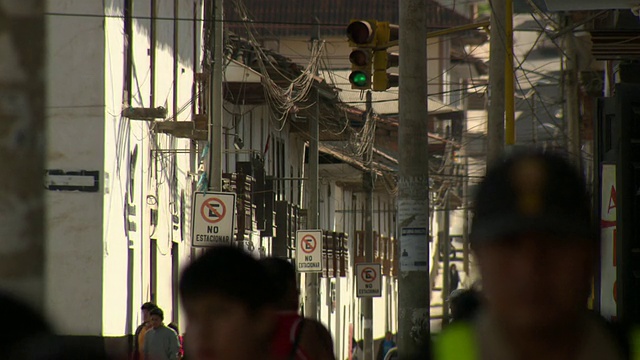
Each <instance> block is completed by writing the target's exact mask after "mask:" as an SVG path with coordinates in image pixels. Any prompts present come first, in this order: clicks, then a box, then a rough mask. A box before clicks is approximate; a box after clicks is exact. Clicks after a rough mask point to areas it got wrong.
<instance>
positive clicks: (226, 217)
mask: <svg viewBox="0 0 640 360" xmlns="http://www.w3.org/2000/svg"><path fill="white" fill-rule="evenodd" d="M235 204H236V194H234V193H221V192H196V193H194V194H193V210H192V212H191V217H192V232H191V233H192V239H191V244H192V245H193V246H214V245H223V244H231V242H232V240H233V227H234V222H235V211H236V210H235V209H236V208H235Z"/></svg>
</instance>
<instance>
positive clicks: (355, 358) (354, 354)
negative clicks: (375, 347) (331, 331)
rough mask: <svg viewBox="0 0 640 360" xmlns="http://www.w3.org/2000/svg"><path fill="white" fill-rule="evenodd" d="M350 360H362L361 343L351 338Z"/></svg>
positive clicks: (362, 350)
mask: <svg viewBox="0 0 640 360" xmlns="http://www.w3.org/2000/svg"><path fill="white" fill-rule="evenodd" d="M351 360H364V349H363V348H362V342H358V341H356V338H351Z"/></svg>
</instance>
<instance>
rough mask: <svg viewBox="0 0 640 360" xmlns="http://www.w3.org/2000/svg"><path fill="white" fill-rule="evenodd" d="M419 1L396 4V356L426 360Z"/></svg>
mask: <svg viewBox="0 0 640 360" xmlns="http://www.w3.org/2000/svg"><path fill="white" fill-rule="evenodd" d="M425 4H426V3H425V1H423V0H402V1H400V2H399V7H400V9H399V10H400V33H399V35H400V36H399V37H400V39H399V40H400V59H399V60H400V61H399V62H400V69H401V70H400V76H401V78H400V89H399V90H400V96H399V97H400V100H399V106H400V126H399V129H398V153H399V161H398V163H399V174H398V175H399V179H398V204H397V205H398V220H397V224H398V225H397V226H398V231H397V234H399V238H400V247H399V249H398V252H399V253H400V254H401V256H400V276H399V278H398V354H399V357H400V359H427V358H429V342H430V335H429V332H430V331H429V322H430V316H429V315H430V305H429V301H430V299H429V298H430V295H429V251H428V244H429V156H428V150H429V148H428V136H427V110H428V109H427V106H426V105H425V104H427V42H426V39H427V31H426V30H427V23H426V8H425V7H426V5H425Z"/></svg>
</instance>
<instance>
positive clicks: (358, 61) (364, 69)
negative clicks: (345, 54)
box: [347, 20, 376, 90]
mask: <svg viewBox="0 0 640 360" xmlns="http://www.w3.org/2000/svg"><path fill="white" fill-rule="evenodd" d="M347 37H348V38H349V46H351V47H353V48H354V49H353V50H352V51H351V54H349V62H350V63H351V74H350V75H349V82H350V83H351V88H352V89H358V90H369V89H371V83H372V81H371V80H372V76H371V70H372V67H373V48H374V47H375V46H376V21H375V20H351V22H350V23H349V26H347Z"/></svg>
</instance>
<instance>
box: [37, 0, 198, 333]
mask: <svg viewBox="0 0 640 360" xmlns="http://www.w3.org/2000/svg"><path fill="white" fill-rule="evenodd" d="M194 4H196V5H197V6H196V7H195V10H194ZM150 6H151V2H150V0H138V1H135V2H134V10H133V15H134V17H136V19H135V20H134V25H133V36H132V39H131V46H132V49H133V59H132V61H133V74H132V77H133V79H132V83H133V84H132V89H133V90H132V98H133V100H132V104H131V105H132V106H134V107H151V106H153V107H155V106H164V107H166V108H167V110H168V114H169V116H171V115H172V114H173V111H174V109H173V95H174V94H173V91H174V90H173V85H174V72H173V68H174V54H173V42H174V40H173V33H174V22H173V21H168V20H166V19H170V18H172V17H174V15H178V16H179V17H181V18H193V17H194V16H195V17H197V18H201V17H202V13H201V12H202V5H201V4H200V2H199V1H195V0H194V1H180V2H179V14H174V8H173V6H174V2H173V1H171V0H159V1H157V14H158V17H159V18H160V19H159V20H158V21H157V22H156V29H157V39H158V47H157V51H156V63H155V64H156V70H155V72H154V74H155V81H156V86H155V88H154V90H155V96H156V101H155V103H154V104H151V102H150V97H151V89H150V80H151V64H150V59H149V54H148V51H149V50H150V41H149V36H150V33H149V29H150V21H149V19H148V17H149V16H150ZM47 11H48V12H51V13H76V14H77V13H80V14H87V15H96V16H85V17H81V16H65V17H62V16H60V17H58V16H56V15H51V16H48V17H47V21H48V24H47V26H48V28H47V30H48V31H47V33H48V47H47V48H48V54H47V57H48V65H47V66H48V71H47V74H48V79H47V84H48V89H47V93H48V99H47V123H48V125H49V128H48V131H49V136H48V159H47V160H48V165H47V168H48V169H60V170H64V171H78V170H98V171H100V174H101V176H100V191H99V192H98V193H88V192H48V193H47V208H48V213H47V222H48V226H47V229H48V234H47V235H48V246H47V269H46V274H47V285H46V286H47V312H48V315H49V316H50V317H51V319H52V322H53V323H54V324H56V326H57V327H58V328H59V331H60V333H61V334H65V335H85V336H86V335H95V336H100V335H102V336H122V335H125V334H126V333H128V332H130V331H131V330H132V328H135V326H137V325H138V324H139V323H140V322H141V318H140V316H141V315H140V310H139V308H140V305H141V304H142V303H143V302H145V301H150V300H151V299H152V297H151V284H150V279H151V273H152V271H151V269H150V258H151V245H150V238H154V239H157V244H158V247H157V250H156V252H155V256H156V258H157V268H156V273H157V285H156V286H157V294H156V300H157V302H158V304H159V305H160V306H161V307H162V308H163V309H164V310H165V317H166V319H167V320H168V321H171V320H173V321H178V320H179V316H175V315H174V314H179V311H178V309H177V307H178V304H177V303H176V302H175V291H176V290H177V288H176V285H177V284H176V283H175V282H174V281H173V280H174V279H175V277H176V276H175V275H176V274H177V270H178V267H179V266H181V265H180V264H184V263H186V262H187V261H188V259H189V257H190V241H189V239H190V234H189V219H190V205H191V186H192V177H191V173H193V172H194V168H193V166H192V162H193V161H192V154H190V153H189V149H190V146H191V142H190V141H189V140H185V139H174V138H172V137H170V136H168V135H158V136H155V137H154V136H153V135H152V133H151V132H150V125H149V123H148V122H146V121H136V120H129V119H126V118H123V117H121V116H120V113H121V111H122V108H123V105H124V104H123V101H126V99H127V98H128V94H126V93H125V89H124V88H125V86H124V76H125V73H126V64H125V61H124V60H125V54H124V50H125V34H124V20H123V19H122V15H123V11H124V0H110V1H107V2H104V3H95V2H86V1H81V0H76V1H66V2H57V1H50V2H48V7H47ZM194 11H195V12H196V14H194ZM104 15H107V16H104ZM161 19H164V20H161ZM177 26H178V43H179V47H180V48H179V50H178V52H179V64H178V78H177V79H175V82H176V84H177V87H178V92H177V103H178V107H179V108H180V109H183V108H184V111H182V112H181V113H180V114H179V115H178V117H177V119H178V120H179V121H186V120H191V119H192V115H193V114H192V111H191V106H190V101H191V97H192V84H193V77H194V69H193V65H194V63H195V64H199V63H200V57H201V46H200V45H201V44H200V35H201V31H200V30H199V29H197V30H196V34H194V27H193V22H190V21H179V22H178V23H177ZM198 26H200V25H198ZM194 42H195V44H194ZM194 49H195V50H194ZM170 149H179V150H178V151H179V152H178V153H176V152H175V151H170ZM182 194H184V196H181V195H182ZM125 205H128V207H129V209H131V213H130V214H129V216H127V215H126V214H125ZM151 209H157V210H158V222H157V226H152V225H151V223H150V214H151ZM173 215H176V216H178V221H177V223H174V222H173V221H172V216H173ZM127 223H130V224H131V227H130V230H129V231H127V230H126V229H127ZM174 242H176V243H178V244H179V245H178V253H179V256H180V261H179V262H175V261H172V255H171V248H172V244H173V243H174ZM130 249H131V250H130ZM130 256H131V257H132V259H131V263H132V267H131V268H128V263H129V261H130ZM176 265H177V266H176ZM131 274H132V275H131ZM130 276H131V280H132V283H128V281H129V277H130ZM71 295H72V296H71Z"/></svg>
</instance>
